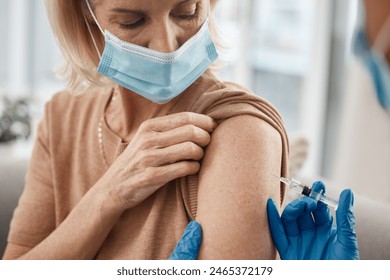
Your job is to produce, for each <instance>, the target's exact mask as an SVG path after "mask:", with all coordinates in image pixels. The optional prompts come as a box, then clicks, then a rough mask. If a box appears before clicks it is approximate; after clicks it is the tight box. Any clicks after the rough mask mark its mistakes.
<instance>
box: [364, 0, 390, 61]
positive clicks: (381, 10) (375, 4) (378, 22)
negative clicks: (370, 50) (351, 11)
mask: <svg viewBox="0 0 390 280" xmlns="http://www.w3.org/2000/svg"><path fill="white" fill-rule="evenodd" d="M364 4H365V8H366V17H367V22H366V30H367V35H368V40H369V42H370V43H371V44H373V42H374V41H375V39H376V37H377V35H378V32H379V31H380V30H381V27H382V26H383V25H384V23H385V21H386V20H387V18H388V16H389V15H390V1H388V0H365V1H364ZM385 55H386V59H387V62H388V63H389V64H390V48H388V49H387V51H386V54H385Z"/></svg>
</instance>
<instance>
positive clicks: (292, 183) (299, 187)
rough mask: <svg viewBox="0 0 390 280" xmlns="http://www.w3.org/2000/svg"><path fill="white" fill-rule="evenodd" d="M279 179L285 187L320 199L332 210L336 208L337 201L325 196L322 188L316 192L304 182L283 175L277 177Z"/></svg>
mask: <svg viewBox="0 0 390 280" xmlns="http://www.w3.org/2000/svg"><path fill="white" fill-rule="evenodd" d="M278 177H279V176H278ZM279 179H280V182H282V183H284V184H286V185H287V187H289V188H290V189H293V190H295V191H297V192H299V193H300V194H303V195H305V196H308V197H311V198H313V199H315V200H317V201H322V202H323V203H325V204H328V205H329V206H332V207H333V208H334V210H336V209H337V206H338V204H339V202H338V201H337V200H335V199H333V198H330V197H329V196H325V195H324V192H323V190H321V192H319V193H318V192H315V191H313V189H311V188H309V187H308V186H305V185H304V184H302V183H300V182H298V181H297V180H294V179H287V178H283V177H279Z"/></svg>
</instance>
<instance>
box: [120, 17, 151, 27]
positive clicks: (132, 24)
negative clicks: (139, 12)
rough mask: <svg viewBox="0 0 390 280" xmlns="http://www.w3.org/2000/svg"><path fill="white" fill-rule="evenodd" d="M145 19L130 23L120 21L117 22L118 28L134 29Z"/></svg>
mask: <svg viewBox="0 0 390 280" xmlns="http://www.w3.org/2000/svg"><path fill="white" fill-rule="evenodd" d="M144 21H145V19H143V18H142V19H140V20H138V21H136V22H132V23H121V24H119V26H120V28H121V29H135V28H137V27H139V26H141V25H142V24H143V23H144Z"/></svg>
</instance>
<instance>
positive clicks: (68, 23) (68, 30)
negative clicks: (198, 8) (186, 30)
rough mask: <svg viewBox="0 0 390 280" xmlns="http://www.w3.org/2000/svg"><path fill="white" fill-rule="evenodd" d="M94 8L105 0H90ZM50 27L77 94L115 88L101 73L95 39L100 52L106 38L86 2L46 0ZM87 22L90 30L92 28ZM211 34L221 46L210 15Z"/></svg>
mask: <svg viewBox="0 0 390 280" xmlns="http://www.w3.org/2000/svg"><path fill="white" fill-rule="evenodd" d="M89 1H90V4H91V5H92V7H94V6H95V5H97V4H99V2H100V1H101V0H89ZM45 5H46V10H47V14H48V17H49V21H50V25H51V28H52V31H53V33H54V36H55V38H56V40H57V43H58V45H59V47H60V49H61V51H62V53H63V55H64V58H65V63H64V65H63V66H62V67H61V68H60V70H59V71H58V74H59V76H60V77H61V78H62V79H64V80H67V81H68V88H69V89H70V91H71V92H72V93H73V94H80V93H82V92H84V91H85V90H86V89H88V88H89V87H90V86H91V85H93V86H110V87H111V86H113V82H112V81H110V80H109V79H107V78H105V77H103V76H102V75H100V74H99V73H98V72H97V67H98V65H99V62H100V58H99V55H98V53H97V51H96V48H95V46H94V42H93V39H92V37H91V34H90V33H89V30H88V28H90V30H91V33H92V36H93V37H94V38H95V40H96V43H97V46H98V48H99V49H103V48H104V36H102V34H101V32H100V30H99V27H98V26H97V25H96V24H95V23H90V22H93V20H92V18H91V15H90V13H89V11H88V7H87V5H86V3H85V0H45ZM86 20H87V21H88V24H89V26H90V27H88V25H87V23H86ZM210 33H211V35H212V37H213V40H214V42H215V43H216V45H217V47H218V42H219V41H220V40H219V39H218V35H217V33H218V31H217V28H216V26H215V21H214V18H213V16H212V15H210Z"/></svg>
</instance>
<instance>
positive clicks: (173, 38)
mask: <svg viewBox="0 0 390 280" xmlns="http://www.w3.org/2000/svg"><path fill="white" fill-rule="evenodd" d="M154 30H155V32H153V33H152V34H151V36H150V40H149V43H148V48H149V49H152V50H155V51H159V52H164V53H169V52H173V51H175V50H177V49H178V48H179V43H178V40H177V35H176V33H175V30H174V28H173V27H171V26H170V25H169V23H166V24H157V26H156V27H155V29H154Z"/></svg>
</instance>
